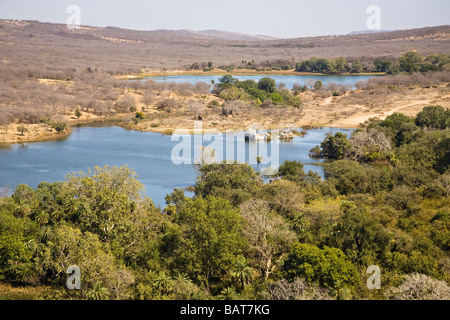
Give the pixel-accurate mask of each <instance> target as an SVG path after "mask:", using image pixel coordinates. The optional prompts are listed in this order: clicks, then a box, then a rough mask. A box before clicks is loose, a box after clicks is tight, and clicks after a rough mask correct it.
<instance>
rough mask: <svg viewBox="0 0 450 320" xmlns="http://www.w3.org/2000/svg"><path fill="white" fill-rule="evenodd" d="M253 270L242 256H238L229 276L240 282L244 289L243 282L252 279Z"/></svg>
mask: <svg viewBox="0 0 450 320" xmlns="http://www.w3.org/2000/svg"><path fill="white" fill-rule="evenodd" d="M253 274H254V270H253V268H252V267H250V266H249V265H248V262H247V260H246V259H245V258H244V257H243V256H239V257H238V258H237V259H236V262H235V263H234V269H233V270H232V271H231V278H232V279H234V280H235V281H237V282H238V283H240V285H241V289H242V290H244V288H245V284H246V283H248V282H250V281H251V280H252V279H253Z"/></svg>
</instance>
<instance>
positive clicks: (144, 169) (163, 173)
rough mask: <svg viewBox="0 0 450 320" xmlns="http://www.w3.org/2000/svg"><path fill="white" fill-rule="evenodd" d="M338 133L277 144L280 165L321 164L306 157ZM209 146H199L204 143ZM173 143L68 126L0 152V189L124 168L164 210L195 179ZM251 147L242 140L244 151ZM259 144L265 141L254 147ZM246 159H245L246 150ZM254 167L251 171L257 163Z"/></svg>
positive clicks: (106, 129) (131, 133)
mask: <svg viewBox="0 0 450 320" xmlns="http://www.w3.org/2000/svg"><path fill="white" fill-rule="evenodd" d="M338 131H341V132H345V133H347V134H349V133H350V130H346V129H338V128H322V129H313V130H309V131H308V133H307V134H306V136H305V137H296V138H294V139H293V140H292V141H291V142H280V144H279V163H280V164H281V163H282V162H284V161H285V160H300V161H301V162H302V163H320V162H321V161H322V160H318V159H312V158H310V157H309V155H308V152H309V150H310V149H311V148H313V147H314V146H316V145H318V144H320V142H322V141H323V139H324V137H325V135H326V133H328V132H332V133H335V132H338ZM218 141H220V139H218ZM210 143H211V142H209V141H208V142H203V145H204V146H207V145H209V144H210ZM253 143H254V142H253ZM178 144H179V142H178V141H172V137H171V136H164V135H161V134H159V133H152V132H139V131H130V130H125V129H123V128H121V127H117V126H111V127H81V128H73V133H72V134H71V135H70V136H69V137H68V138H67V139H65V140H62V141H50V142H36V143H24V144H14V145H10V146H3V147H2V148H0V163H1V166H0V187H1V186H4V185H9V186H11V187H12V188H14V187H15V186H17V185H18V184H21V183H25V184H28V185H29V186H31V187H33V188H35V187H36V186H37V185H38V184H39V183H40V182H41V181H47V182H55V181H63V180H64V178H65V176H66V174H68V173H71V172H79V171H87V168H93V167H94V166H105V165H109V166H114V165H116V166H121V165H125V164H126V165H128V166H129V167H131V168H133V169H134V170H135V171H136V173H137V175H138V179H139V181H140V182H141V183H142V184H143V185H144V186H145V190H146V194H147V195H148V196H150V197H151V198H152V200H153V201H154V203H155V204H156V205H161V206H162V207H164V205H165V201H164V197H165V195H166V194H167V193H171V192H172V191H173V189H174V188H184V187H188V186H191V185H194V184H195V180H196V176H197V172H196V170H195V168H194V166H193V164H180V165H176V164H174V163H173V161H172V157H171V155H172V149H173V148H174V147H175V146H176V145H178ZM251 144H252V142H250V143H249V142H246V143H245V145H246V148H248V147H249V146H250V145H251ZM262 144H266V143H265V142H260V143H258V145H262ZM192 149H193V148H192ZM193 152H194V151H193V150H192V153H193ZM224 154H225V153H224ZM246 155H247V160H248V150H247V149H246ZM252 160H253V162H255V161H254V159H252ZM253 167H255V168H256V165H253ZM263 167H264V165H263ZM304 169H305V171H306V172H307V171H308V170H312V171H315V172H318V173H319V174H321V175H323V169H322V167H321V166H315V165H305V167H304Z"/></svg>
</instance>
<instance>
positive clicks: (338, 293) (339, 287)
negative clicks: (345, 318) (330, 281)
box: [332, 280, 351, 300]
mask: <svg viewBox="0 0 450 320" xmlns="http://www.w3.org/2000/svg"><path fill="white" fill-rule="evenodd" d="M332 292H333V293H334V296H335V297H336V300H349V299H350V298H351V293H350V290H349V288H347V286H346V284H345V283H344V281H342V280H337V281H336V283H335V285H334V288H333V289H332Z"/></svg>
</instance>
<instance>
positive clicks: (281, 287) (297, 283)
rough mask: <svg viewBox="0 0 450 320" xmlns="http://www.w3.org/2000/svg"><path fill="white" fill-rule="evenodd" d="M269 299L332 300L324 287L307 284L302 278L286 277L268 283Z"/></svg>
mask: <svg viewBox="0 0 450 320" xmlns="http://www.w3.org/2000/svg"><path fill="white" fill-rule="evenodd" d="M269 293H270V298H271V300H334V299H333V297H332V296H331V295H330V294H329V292H328V290H327V289H325V288H321V287H318V286H316V285H310V284H308V283H307V282H306V281H305V280H304V279H302V278H296V279H295V280H294V281H292V282H289V281H287V280H286V279H283V280H280V281H278V282H275V283H273V284H271V285H269Z"/></svg>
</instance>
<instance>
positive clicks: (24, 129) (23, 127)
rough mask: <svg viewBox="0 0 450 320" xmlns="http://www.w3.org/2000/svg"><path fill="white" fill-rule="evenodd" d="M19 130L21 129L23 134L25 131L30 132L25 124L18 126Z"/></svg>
mask: <svg viewBox="0 0 450 320" xmlns="http://www.w3.org/2000/svg"><path fill="white" fill-rule="evenodd" d="M17 131H19V132H20V133H21V134H22V136H23V135H24V133H25V132H28V129H27V128H26V127H25V126H18V127H17Z"/></svg>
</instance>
